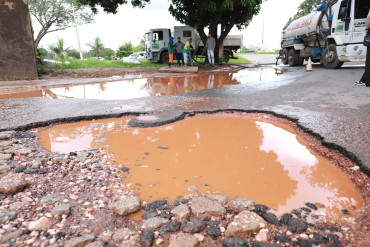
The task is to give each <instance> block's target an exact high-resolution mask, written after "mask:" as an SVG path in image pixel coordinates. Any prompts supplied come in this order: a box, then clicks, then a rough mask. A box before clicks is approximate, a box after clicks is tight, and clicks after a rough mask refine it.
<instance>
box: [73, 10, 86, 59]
mask: <svg viewBox="0 0 370 247" xmlns="http://www.w3.org/2000/svg"><path fill="white" fill-rule="evenodd" d="M73 20H74V23H75V28H76V35H77V42H78V49H79V51H80V58H81V60H84V56H83V54H82V50H81V44H80V36H79V35H78V25H77V22H76V11H75V8H74V6H73Z"/></svg>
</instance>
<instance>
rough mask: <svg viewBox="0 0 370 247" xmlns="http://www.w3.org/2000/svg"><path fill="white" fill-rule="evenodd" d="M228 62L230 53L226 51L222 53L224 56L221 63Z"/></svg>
mask: <svg viewBox="0 0 370 247" xmlns="http://www.w3.org/2000/svg"><path fill="white" fill-rule="evenodd" d="M229 60H230V53H229V52H228V51H224V55H223V57H222V62H223V63H228V62H229Z"/></svg>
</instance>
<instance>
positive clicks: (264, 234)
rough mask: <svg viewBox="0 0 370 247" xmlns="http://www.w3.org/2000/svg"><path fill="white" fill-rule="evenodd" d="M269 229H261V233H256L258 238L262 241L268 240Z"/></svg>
mask: <svg viewBox="0 0 370 247" xmlns="http://www.w3.org/2000/svg"><path fill="white" fill-rule="evenodd" d="M268 232H269V230H268V229H261V230H260V231H259V233H258V234H257V235H256V240H257V241H260V242H267V241H268Z"/></svg>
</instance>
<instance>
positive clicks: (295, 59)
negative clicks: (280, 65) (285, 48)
mask: <svg viewBox="0 0 370 247" xmlns="http://www.w3.org/2000/svg"><path fill="white" fill-rule="evenodd" d="M288 63H289V66H290V67H295V66H299V51H296V50H294V49H290V51H289V56H288Z"/></svg>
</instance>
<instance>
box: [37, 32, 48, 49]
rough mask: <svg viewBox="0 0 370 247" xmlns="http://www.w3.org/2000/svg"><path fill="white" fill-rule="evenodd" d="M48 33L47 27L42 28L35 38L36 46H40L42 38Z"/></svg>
mask: <svg viewBox="0 0 370 247" xmlns="http://www.w3.org/2000/svg"><path fill="white" fill-rule="evenodd" d="M46 34H47V29H45V28H42V29H41V30H40V32H39V33H38V34H37V37H36V39H35V47H36V48H37V47H39V44H40V41H41V39H42V38H43V37H44V36H45V35H46Z"/></svg>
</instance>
